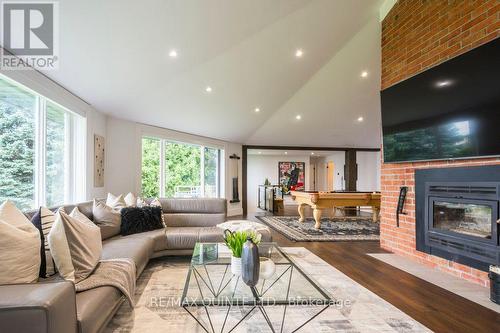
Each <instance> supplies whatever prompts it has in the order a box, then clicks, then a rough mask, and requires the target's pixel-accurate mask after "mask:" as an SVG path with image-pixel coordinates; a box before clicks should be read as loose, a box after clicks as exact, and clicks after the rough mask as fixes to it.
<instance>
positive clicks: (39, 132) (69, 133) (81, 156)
mask: <svg viewBox="0 0 500 333" xmlns="http://www.w3.org/2000/svg"><path fill="white" fill-rule="evenodd" d="M0 80H4V81H5V82H7V83H9V84H11V85H13V86H15V87H16V88H18V89H20V90H23V91H24V92H26V93H29V94H31V95H33V97H35V105H34V110H33V111H34V114H35V133H34V149H33V154H34V163H33V164H34V165H33V173H34V175H33V182H34V197H33V205H34V207H32V208H33V209H36V208H37V207H40V206H45V205H46V203H47V187H46V185H47V183H46V177H47V165H46V163H47V140H46V139H47V105H48V104H49V103H50V104H51V105H52V106H53V107H56V108H58V109H60V110H62V111H63V112H64V122H65V126H64V131H65V138H68V140H66V141H65V152H64V169H65V170H64V175H63V177H64V178H65V179H64V189H62V191H64V201H63V202H62V203H58V204H57V205H64V204H68V203H71V202H75V201H77V200H84V199H85V197H86V177H85V176H86V173H85V170H86V158H85V152H86V117H84V116H82V115H80V114H79V113H76V112H73V111H71V110H69V109H68V108H67V107H64V106H63V105H61V104H59V103H57V102H55V101H53V100H51V99H49V98H47V97H45V96H43V95H41V94H39V93H37V92H36V91H34V90H32V89H30V88H28V87H26V86H25V85H23V84H21V83H19V82H17V81H15V80H13V79H11V78H9V77H8V76H6V75H3V74H0ZM66 148H67V149H66Z"/></svg>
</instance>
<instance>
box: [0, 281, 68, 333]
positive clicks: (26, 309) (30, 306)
mask: <svg viewBox="0 0 500 333" xmlns="http://www.w3.org/2000/svg"><path fill="white" fill-rule="evenodd" d="M0 327H1V328H2V329H1V331H2V332H4V331H5V332H18V333H75V332H76V330H77V321H76V295H75V287H74V285H73V283H72V282H69V281H57V282H49V283H32V284H13V285H2V286H0Z"/></svg>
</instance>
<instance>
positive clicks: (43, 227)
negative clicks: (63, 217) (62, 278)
mask: <svg viewBox="0 0 500 333" xmlns="http://www.w3.org/2000/svg"><path fill="white" fill-rule="evenodd" d="M55 220H56V215H55V214H54V213H53V212H52V211H51V210H50V209H47V208H45V207H40V209H39V210H38V212H37V213H36V214H35V215H34V216H33V218H32V219H31V223H33V225H34V226H35V227H37V229H38V230H39V232H40V238H41V248H40V257H41V263H40V277H41V278H47V277H50V276H52V275H54V274H55V273H56V272H57V270H56V265H55V263H54V259H53V258H52V254H51V253H50V246H49V239H48V236H49V232H50V229H51V228H52V225H53V224H54V222H55Z"/></svg>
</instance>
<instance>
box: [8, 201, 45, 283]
mask: <svg viewBox="0 0 500 333" xmlns="http://www.w3.org/2000/svg"><path fill="white" fill-rule="evenodd" d="M40 243H41V240H40V232H39V231H38V229H37V228H36V227H35V226H34V225H33V224H32V223H31V222H30V221H29V220H28V219H27V218H26V216H24V214H23V213H22V212H21V211H20V210H19V209H17V208H16V206H15V205H14V203H12V202H11V201H9V200H7V201H5V202H4V203H3V204H2V205H0V285H2V284H14V283H33V282H36V281H37V280H38V275H39V271H40V262H41V259H40V245H41V244H40Z"/></svg>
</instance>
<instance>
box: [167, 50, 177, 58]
mask: <svg viewBox="0 0 500 333" xmlns="http://www.w3.org/2000/svg"><path fill="white" fill-rule="evenodd" d="M168 56H169V57H170V58H177V51H176V50H170V52H169V53H168Z"/></svg>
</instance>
